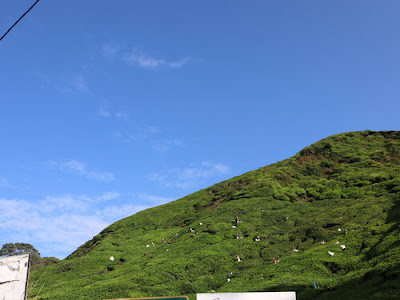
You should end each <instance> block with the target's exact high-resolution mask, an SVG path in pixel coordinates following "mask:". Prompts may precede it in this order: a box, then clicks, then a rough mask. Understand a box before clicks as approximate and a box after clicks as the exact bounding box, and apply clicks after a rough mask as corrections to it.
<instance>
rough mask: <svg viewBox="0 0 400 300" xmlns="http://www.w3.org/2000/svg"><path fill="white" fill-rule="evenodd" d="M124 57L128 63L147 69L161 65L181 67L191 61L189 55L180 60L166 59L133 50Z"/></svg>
mask: <svg viewBox="0 0 400 300" xmlns="http://www.w3.org/2000/svg"><path fill="white" fill-rule="evenodd" d="M123 59H124V61H125V62H127V63H130V64H133V65H137V66H139V67H141V68H143V69H147V70H155V69H159V68H161V67H167V68H171V69H180V68H182V67H183V66H184V65H186V64H187V63H188V62H189V61H190V58H189V57H184V58H181V59H178V60H165V59H161V58H156V57H152V56H150V55H147V54H144V53H141V52H139V51H132V52H130V53H128V54H125V55H124V56H123Z"/></svg>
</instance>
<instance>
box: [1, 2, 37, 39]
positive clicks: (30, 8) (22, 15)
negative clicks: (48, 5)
mask: <svg viewBox="0 0 400 300" xmlns="http://www.w3.org/2000/svg"><path fill="white" fill-rule="evenodd" d="M39 1H40V0H36V2H35V3H33V5H32V6H31V7H30V8H29V9H28V10H27V11H26V12H25V13H24V14H23V15H22V16H21V17H20V18H19V19H18V20H17V22H15V23H14V25H13V26H11V27H10V28H9V29H8V30H7V31H6V33H5V34H3V36H2V37H1V38H0V42H1V40H2V39H4V37H5V36H6V35H7V34H8V33H9V32H10V31H11V30H12V29H13V28H14V26H15V25H17V24H18V22H19V21H21V20H22V18H23V17H25V15H26V14H27V13H28V12H29V11H30V10H31V9H32V8H33V7H34V6H35V5H36V4H37V3H38V2H39Z"/></svg>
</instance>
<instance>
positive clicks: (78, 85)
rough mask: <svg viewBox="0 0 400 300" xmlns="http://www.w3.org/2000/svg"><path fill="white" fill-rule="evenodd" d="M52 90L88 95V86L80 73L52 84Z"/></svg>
mask: <svg viewBox="0 0 400 300" xmlns="http://www.w3.org/2000/svg"><path fill="white" fill-rule="evenodd" d="M53 86H54V88H55V89H56V90H58V91H60V92H62V93H67V94H90V93H91V91H90V88H89V84H88V82H87V80H86V78H85V76H84V75H83V74H82V73H78V74H75V75H73V76H71V77H69V78H67V79H64V80H60V81H58V82H55V83H54V84H53Z"/></svg>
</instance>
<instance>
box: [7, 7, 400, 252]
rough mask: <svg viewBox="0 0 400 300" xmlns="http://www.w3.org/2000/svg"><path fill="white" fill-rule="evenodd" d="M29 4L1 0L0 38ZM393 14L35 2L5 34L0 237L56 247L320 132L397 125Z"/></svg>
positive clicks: (398, 38) (397, 49) (64, 248)
mask: <svg viewBox="0 0 400 300" xmlns="http://www.w3.org/2000/svg"><path fill="white" fill-rule="evenodd" d="M33 2H34V1H15V0H3V1H1V2H0V30H1V34H2V33H3V32H5V30H6V29H7V28H8V27H9V26H11V25H12V24H13V23H14V21H15V20H16V19H17V18H18V17H19V16H20V15H21V14H22V13H23V12H25V10H26V9H28V8H29V7H30V5H32V3H33ZM399 15H400V2H398V1H383V2H382V1H368V0H367V1H366V0H363V1H265V0H263V1H234V0H230V1H222V0H221V1H211V0H208V1H187V0H185V1H179V0H174V1H152V0H146V1H127V0H126V1H122V0H119V1H104V0H96V1H94V0H87V1H77V0H71V1H61V0H52V1H46V0H42V1H40V2H39V3H38V5H37V6H36V7H35V8H34V9H33V10H32V11H31V12H30V13H29V14H28V15H27V16H26V17H25V18H24V19H23V20H22V21H21V22H20V23H19V24H18V25H17V26H16V27H15V28H14V30H13V31H11V33H10V34H9V35H8V36H7V37H6V38H5V39H4V40H3V41H2V42H0V105H1V106H0V139H1V145H2V146H1V156H0V165H1V169H0V243H1V244H4V243H7V242H26V243H31V244H32V245H34V246H35V247H36V248H37V249H38V250H39V251H40V252H41V253H42V256H57V257H60V258H63V257H65V256H66V255H68V254H70V253H71V252H72V251H74V250H75V249H76V248H77V247H78V246H79V245H81V244H82V243H84V242H85V241H87V240H89V239H91V238H92V237H93V236H94V235H95V234H97V233H98V232H99V231H101V230H102V229H103V228H104V227H106V226H107V225H109V224H111V223H113V222H115V221H117V220H119V219H121V218H123V217H126V216H129V215H132V214H134V213H136V212H138V211H140V210H143V209H145V208H148V207H153V206H157V205H160V204H163V203H167V202H170V201H173V200H175V199H178V198H180V197H183V196H185V195H188V194H190V193H193V192H195V191H197V190H199V189H202V188H205V187H207V186H210V185H212V184H214V183H217V182H220V181H222V180H225V179H229V178H231V177H233V176H236V175H240V174H242V173H245V172H247V171H250V170H253V169H256V168H259V167H262V166H265V165H268V164H271V163H274V162H277V161H279V160H282V159H285V158H288V157H290V156H292V155H293V154H295V153H296V152H298V151H299V150H301V149H302V148H303V147H305V146H307V145H310V144H312V143H314V142H316V141H318V140H320V139H322V138H324V137H327V136H329V135H333V134H336V133H341V132H348V131H356V130H366V129H371V130H399V124H400V123H399V112H400V101H399V100H400V99H399V96H400V84H399V83H400V72H399V70H400V56H399V53H400V35H399V34H398V33H399V30H400V18H399V17H398V16H399Z"/></svg>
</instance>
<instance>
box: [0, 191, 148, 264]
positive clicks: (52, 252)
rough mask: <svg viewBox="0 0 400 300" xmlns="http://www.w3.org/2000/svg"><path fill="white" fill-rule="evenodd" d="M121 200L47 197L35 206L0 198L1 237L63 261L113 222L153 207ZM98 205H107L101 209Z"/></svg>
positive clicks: (104, 196)
mask: <svg viewBox="0 0 400 300" xmlns="http://www.w3.org/2000/svg"><path fill="white" fill-rule="evenodd" d="M119 197H120V195H119V193H115V192H109V193H104V194H101V195H98V196H92V197H90V196H87V195H63V196H46V197H44V198H43V199H41V200H38V201H35V202H32V201H27V200H25V199H1V198H0V233H1V235H2V238H3V239H4V240H5V241H7V242H21V241H24V242H27V243H31V244H33V245H34V246H35V247H37V248H38V250H39V251H41V252H42V255H44V256H58V257H61V258H62V257H64V256H66V255H67V254H69V253H71V252H72V251H74V250H75V249H76V248H77V247H78V246H80V245H81V244H83V243H84V242H85V241H87V240H89V239H91V238H92V237H93V236H94V235H96V234H97V233H98V232H100V231H101V230H102V229H104V228H105V227H106V226H108V225H109V224H111V223H112V222H114V221H116V220H118V219H121V218H124V217H127V216H130V215H132V214H134V213H136V212H138V211H140V210H143V209H146V208H148V207H149V206H146V205H135V204H129V203H128V204H118V199H119ZM98 201H106V202H105V205H103V206H101V207H100V206H99V202H98ZM42 248H43V249H45V251H44V252H43V251H42Z"/></svg>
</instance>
